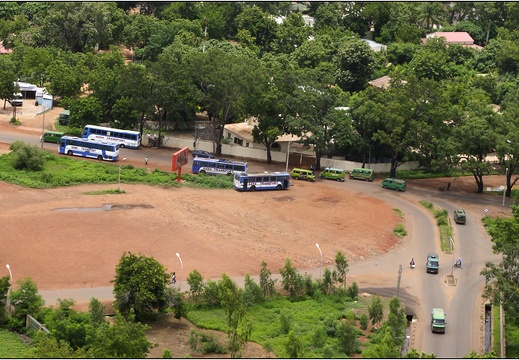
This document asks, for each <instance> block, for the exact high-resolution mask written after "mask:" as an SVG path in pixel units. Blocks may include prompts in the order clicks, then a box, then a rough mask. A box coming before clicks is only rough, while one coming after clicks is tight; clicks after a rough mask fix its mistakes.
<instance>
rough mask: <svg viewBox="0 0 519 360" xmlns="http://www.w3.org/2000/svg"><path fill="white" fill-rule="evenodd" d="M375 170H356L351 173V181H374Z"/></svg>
mask: <svg viewBox="0 0 519 360" xmlns="http://www.w3.org/2000/svg"><path fill="white" fill-rule="evenodd" d="M373 174H374V171H373V169H362V168H355V169H353V170H352V171H350V179H359V180H366V181H373Z"/></svg>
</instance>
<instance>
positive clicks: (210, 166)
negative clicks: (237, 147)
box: [191, 157, 247, 175]
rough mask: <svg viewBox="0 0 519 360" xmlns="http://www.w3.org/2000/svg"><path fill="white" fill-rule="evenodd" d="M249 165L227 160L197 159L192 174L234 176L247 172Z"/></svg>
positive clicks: (194, 161)
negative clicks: (237, 173) (234, 174)
mask: <svg viewBox="0 0 519 360" xmlns="http://www.w3.org/2000/svg"><path fill="white" fill-rule="evenodd" d="M246 171H247V163H244V162H238V161H231V160H225V159H206V158H198V157H197V158H195V159H194V160H193V166H192V167H191V172H192V173H193V174H198V173H200V174H208V175H218V174H221V175H232V174H233V173H236V172H246Z"/></svg>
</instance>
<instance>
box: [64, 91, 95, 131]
mask: <svg viewBox="0 0 519 360" xmlns="http://www.w3.org/2000/svg"><path fill="white" fill-rule="evenodd" d="M63 104H64V105H65V106H66V107H67V108H68V109H69V110H70V116H69V125H70V126H75V127H79V128H83V127H84V126H85V125H87V124H92V125H95V124H99V123H100V122H101V119H102V115H103V109H102V107H101V104H100V103H99V99H98V98H96V97H95V96H91V95H90V96H87V97H79V98H77V99H73V98H66V99H64V100H63Z"/></svg>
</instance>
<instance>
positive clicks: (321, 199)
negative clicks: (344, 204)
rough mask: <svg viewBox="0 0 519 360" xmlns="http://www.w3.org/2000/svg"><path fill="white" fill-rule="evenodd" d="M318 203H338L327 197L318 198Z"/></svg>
mask: <svg viewBox="0 0 519 360" xmlns="http://www.w3.org/2000/svg"><path fill="white" fill-rule="evenodd" d="M319 201H325V202H331V203H335V202H339V200H337V199H334V198H327V197H324V198H320V199H319Z"/></svg>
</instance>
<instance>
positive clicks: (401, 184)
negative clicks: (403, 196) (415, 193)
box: [381, 178, 406, 191]
mask: <svg viewBox="0 0 519 360" xmlns="http://www.w3.org/2000/svg"><path fill="white" fill-rule="evenodd" d="M381 186H382V188H383V189H391V190H396V191H405V189H406V184H405V181H404V180H398V179H393V178H386V179H384V180H383V181H382V185H381Z"/></svg>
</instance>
